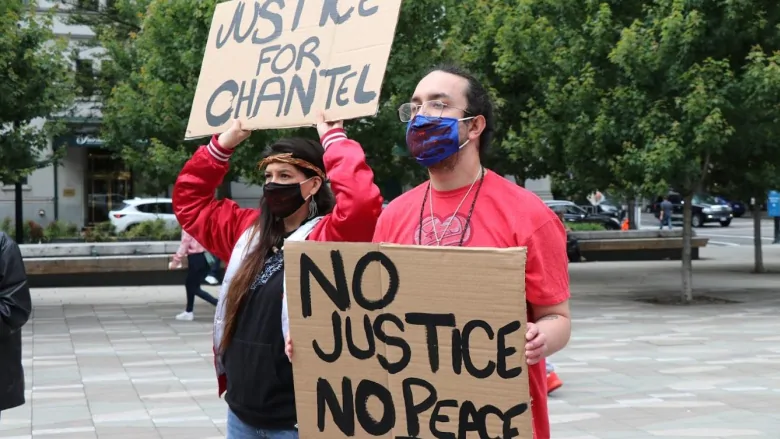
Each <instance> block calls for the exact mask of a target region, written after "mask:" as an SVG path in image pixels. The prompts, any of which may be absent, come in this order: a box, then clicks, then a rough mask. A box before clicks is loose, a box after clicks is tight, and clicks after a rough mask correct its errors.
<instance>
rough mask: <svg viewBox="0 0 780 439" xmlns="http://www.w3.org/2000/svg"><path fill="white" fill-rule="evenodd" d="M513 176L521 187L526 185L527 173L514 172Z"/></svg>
mask: <svg viewBox="0 0 780 439" xmlns="http://www.w3.org/2000/svg"><path fill="white" fill-rule="evenodd" d="M513 177H515V183H517V185H518V186H520V187H525V174H524V173H523V174H514V175H513Z"/></svg>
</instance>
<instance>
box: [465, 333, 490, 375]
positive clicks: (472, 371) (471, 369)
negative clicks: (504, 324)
mask: <svg viewBox="0 0 780 439" xmlns="http://www.w3.org/2000/svg"><path fill="white" fill-rule="evenodd" d="M476 328H480V329H482V330H483V331H485V333H487V336H488V339H490V340H493V336H494V335H495V334H493V328H491V327H490V325H489V324H488V323H487V322H486V321H484V320H470V321H469V322H467V323H466V324H465V325H464V326H463V331H462V337H463V340H462V345H461V351H462V352H463V354H462V355H463V365H464V366H465V367H466V372H468V373H469V375H471V376H473V377H474V378H479V379H485V378H487V377H489V376H490V375H492V374H493V371H494V370H496V363H495V362H494V361H493V360H490V361H488V363H487V365H486V366H485V367H484V368H483V369H478V368H477V367H476V366H474V363H473V361H472V359H471V332H472V331H474V330H475V329H476Z"/></svg>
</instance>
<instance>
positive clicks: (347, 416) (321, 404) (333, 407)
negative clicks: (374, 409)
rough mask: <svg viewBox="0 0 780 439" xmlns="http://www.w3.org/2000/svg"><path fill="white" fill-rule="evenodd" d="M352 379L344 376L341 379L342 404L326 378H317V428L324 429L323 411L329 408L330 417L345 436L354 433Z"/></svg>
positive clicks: (321, 430)
mask: <svg viewBox="0 0 780 439" xmlns="http://www.w3.org/2000/svg"><path fill="white" fill-rule="evenodd" d="M352 395H353V394H352V380H350V379H349V378H347V377H344V378H343V379H342V380H341V396H342V400H343V404H339V397H338V396H336V392H335V391H334V390H333V386H331V385H330V383H329V382H328V380H326V379H324V378H320V379H318V380H317V428H318V429H319V430H320V432H323V431H325V411H326V410H330V413H331V419H333V422H334V423H335V424H336V427H338V429H339V430H341V432H342V433H344V434H345V435H346V436H354V435H355V400H354V398H353V396H352Z"/></svg>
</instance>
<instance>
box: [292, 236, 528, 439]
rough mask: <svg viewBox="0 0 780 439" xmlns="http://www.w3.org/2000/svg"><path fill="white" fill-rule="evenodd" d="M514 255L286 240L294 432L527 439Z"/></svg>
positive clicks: (520, 259) (519, 272) (521, 261)
mask: <svg viewBox="0 0 780 439" xmlns="http://www.w3.org/2000/svg"><path fill="white" fill-rule="evenodd" d="M525 250H526V249H525V248H516V249H468V248H452V247H447V248H443V247H440V248H432V247H411V246H395V245H385V244H381V245H380V244H348V243H317V242H287V243H286V244H285V248H284V252H285V255H284V259H285V272H286V281H287V300H288V305H289V313H290V334H291V337H292V339H293V344H294V350H295V353H294V356H293V370H294V375H295V397H296V404H297V410H298V427H299V434H300V437H301V438H302V439H310V438H323V439H325V438H327V439H333V438H339V437H355V438H375V437H381V438H388V439H391V438H392V439H400V438H426V439H429V438H435V437H458V438H463V437H469V438H477V437H479V438H487V437H501V438H504V439H510V438H517V437H519V438H530V437H532V436H533V435H532V426H531V401H530V397H529V392H528V385H529V384H528V375H527V365H526V363H525V332H526V306H525V260H526V251H525Z"/></svg>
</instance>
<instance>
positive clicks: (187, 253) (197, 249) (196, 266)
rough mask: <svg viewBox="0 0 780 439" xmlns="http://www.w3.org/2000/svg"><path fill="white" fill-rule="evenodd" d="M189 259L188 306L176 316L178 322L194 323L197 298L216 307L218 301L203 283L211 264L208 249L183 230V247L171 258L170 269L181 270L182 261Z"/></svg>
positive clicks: (186, 283) (186, 286)
mask: <svg viewBox="0 0 780 439" xmlns="http://www.w3.org/2000/svg"><path fill="white" fill-rule="evenodd" d="M185 257H186V258H187V278H186V280H185V281H184V288H185V289H186V291H187V306H186V308H185V309H184V311H183V312H182V313H180V314H178V315H177V316H176V320H184V321H189V322H191V321H193V320H195V314H193V308H194V306H195V296H197V297H200V298H201V299H203V300H205V301H206V302H208V303H210V304H212V305H214V306H216V305H217V299H216V297H214V296H212V295H211V294H209V293H207V292H205V291H203V289H202V288H201V283H202V282H203V279H204V278H205V277H206V275H207V274H208V272H209V269H210V267H209V263H208V260H207V259H206V249H204V248H203V246H202V245H200V243H199V242H198V241H196V240H195V239H194V238H193V237H192V236H191V235H190V234H189V233H187V232H185V231H184V230H182V232H181V245H179V249H178V250H177V251H176V254H174V255H173V258H171V263H170V265H169V268H171V269H176V268H181V266H182V263H181V261H182V259H184V258H185Z"/></svg>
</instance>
